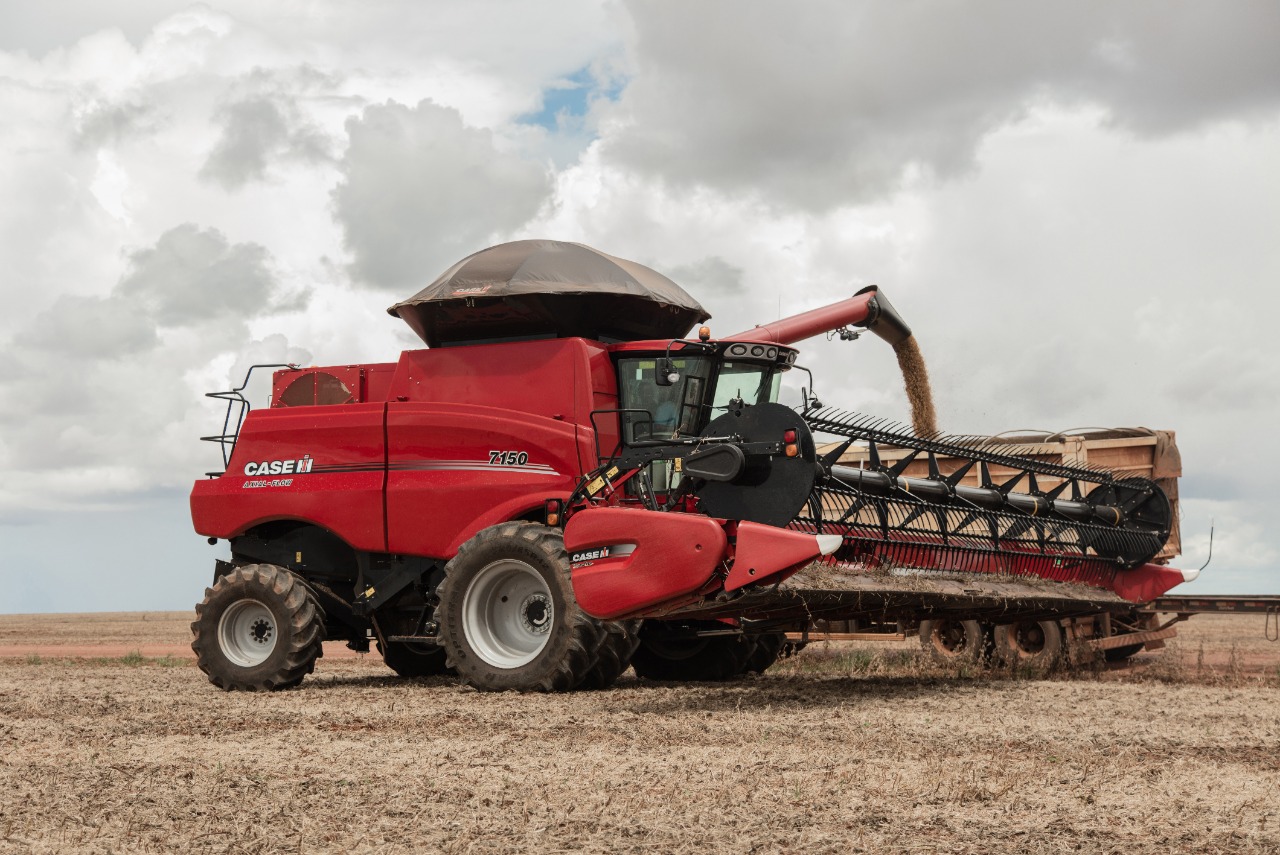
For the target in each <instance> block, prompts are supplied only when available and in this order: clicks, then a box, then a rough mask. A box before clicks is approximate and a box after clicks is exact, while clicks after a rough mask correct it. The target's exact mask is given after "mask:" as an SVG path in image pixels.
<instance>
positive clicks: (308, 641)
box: [191, 564, 324, 692]
mask: <svg viewBox="0 0 1280 855" xmlns="http://www.w3.org/2000/svg"><path fill="white" fill-rule="evenodd" d="M191 632H192V634H193V636H194V638H193V640H192V642H191V649H192V650H194V651H195V654H196V664H197V665H198V666H199V667H200V670H201V671H203V672H204V673H205V674H206V675H207V676H208V678H209V682H210V683H213V685H215V686H217V687H218V688H220V689H224V690H226V691H235V690H240V691H247V692H269V691H273V690H277V689H289V688H293V687H294V686H296V685H298V684H299V683H301V682H302V680H303V678H304V677H306V675H308V674H310V673H311V672H312V671H314V670H315V664H316V659H318V658H320V657H321V656H323V655H324V648H323V646H322V642H323V641H324V611H323V610H322V609H321V608H320V606H319V604H318V603H317V602H316V599H315V595H314V594H313V593H312V591H311V589H310V588H309V587H308V586H307V585H306V583H305V582H304V581H303V580H302V579H301V578H300V577H298V576H297V575H295V574H294V573H293V572H291V571H290V570H287V569H286V568H284V567H278V566H276V565H274V564H246V565H244V566H241V567H237V568H235V569H234V570H232V571H231V572H230V573H227V574H225V575H224V576H222V577H221V578H219V579H218V580H217V581H216V582H215V583H214V585H213V587H212V588H206V589H205V592H204V601H203V602H201V603H200V604H199V605H198V606H196V619H195V622H194V623H192V624H191Z"/></svg>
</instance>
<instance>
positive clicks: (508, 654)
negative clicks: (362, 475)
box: [436, 522, 606, 692]
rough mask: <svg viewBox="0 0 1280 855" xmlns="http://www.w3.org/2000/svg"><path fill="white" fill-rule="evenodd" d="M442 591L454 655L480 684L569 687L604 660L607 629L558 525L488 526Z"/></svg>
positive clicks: (451, 569)
mask: <svg viewBox="0 0 1280 855" xmlns="http://www.w3.org/2000/svg"><path fill="white" fill-rule="evenodd" d="M437 595H438V596H439V597H440V606H439V608H438V609H437V611H436V613H437V614H438V615H440V616H441V619H440V620H441V628H440V640H441V645H442V646H443V648H444V651H445V655H446V661H447V663H448V665H449V667H451V668H453V669H455V670H456V671H457V672H458V675H459V676H460V677H462V679H463V680H465V681H466V682H467V683H469V684H470V685H472V686H474V687H475V688H477V689H480V690H482V691H490V692H500V691H504V690H507V689H518V690H522V691H525V690H535V691H542V692H564V691H568V690H570V689H574V688H576V687H577V686H578V685H579V684H580V683H582V682H583V681H584V680H585V679H586V678H587V676H588V675H589V674H590V673H591V671H592V669H593V668H595V666H596V664H597V662H598V660H599V649H600V645H601V644H602V642H603V641H604V639H605V634H606V629H605V627H604V626H603V625H602V624H601V623H600V621H597V620H595V619H594V618H592V617H590V616H588V615H587V614H586V613H585V612H584V611H582V609H581V608H579V606H578V601H577V599H576V598H575V597H574V595H573V585H572V584H571V583H570V581H569V557H568V555H567V554H566V553H565V551H564V537H563V535H562V534H561V533H560V531H559V530H557V529H553V528H548V527H547V526H544V525H539V524H537V523H530V522H508V523H502V524H501V525H496V526H493V527H491V528H487V529H484V530H483V531H481V532H479V533H478V534H476V536H475V537H473V538H471V539H470V540H468V541H467V542H466V543H464V544H463V545H462V548H461V549H459V550H458V554H457V555H456V556H454V558H453V560H452V561H450V562H449V563H448V565H447V566H446V567H445V577H444V581H443V582H441V583H440V587H439V589H438V591H437Z"/></svg>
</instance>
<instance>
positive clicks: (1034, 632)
mask: <svg viewBox="0 0 1280 855" xmlns="http://www.w3.org/2000/svg"><path fill="white" fill-rule="evenodd" d="M992 635H993V636H994V638H995V645H996V655H997V656H998V657H999V659H1000V661H1001V662H1004V663H1005V664H1008V665H1011V666H1015V667H1017V668H1026V669H1030V670H1031V671H1033V672H1034V673H1036V674H1047V673H1048V672H1049V670H1050V669H1051V668H1053V666H1054V665H1055V664H1056V663H1057V661H1058V657H1060V656H1061V655H1062V626H1061V624H1059V623H1058V622H1057V621H1056V620H1042V621H1034V620H1024V621H1018V622H1017V623H1007V624H1001V625H999V626H997V627H995V628H994V629H993V630H992Z"/></svg>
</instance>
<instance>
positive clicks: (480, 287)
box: [453, 285, 493, 297]
mask: <svg viewBox="0 0 1280 855" xmlns="http://www.w3.org/2000/svg"><path fill="white" fill-rule="evenodd" d="M492 287H493V286H492V285H476V286H475V287H473V288H454V289H453V296H455V297H457V296H458V295H459V294H483V293H484V292H485V291H488V290H489V289H490V288H492Z"/></svg>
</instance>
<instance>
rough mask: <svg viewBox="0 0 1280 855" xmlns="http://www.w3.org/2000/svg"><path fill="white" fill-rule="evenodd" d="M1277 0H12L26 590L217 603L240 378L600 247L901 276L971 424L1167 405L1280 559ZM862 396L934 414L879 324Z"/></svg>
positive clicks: (913, 319)
mask: <svg viewBox="0 0 1280 855" xmlns="http://www.w3.org/2000/svg"><path fill="white" fill-rule="evenodd" d="M1277 43H1280V6H1277V5H1276V4H1275V3H1272V2H1256V3H1250V2H1225V3H1215V4H1170V3H1165V2H1149V3H1142V2H1134V3H1123V4H1120V3H1113V2H1097V3H1088V2H1082V3H1070V4H1066V3H1055V4H1048V3H1044V4H1041V3H1027V2H1012V0H1010V2H984V3H964V4H961V3H953V2H932V3H920V2H884V3H858V2H849V0H832V2H809V3H805V4H778V3H763V2H740V1H739V0H734V2H708V3H702V4H697V5H695V4H680V5H678V6H675V5H670V4H653V3H638V2H637V3H624V2H589V0H581V2H575V0H566V1H565V2H558V3H541V4H530V3H519V2H511V3H499V2H469V3H434V4H432V3H420V2H407V0H406V2H396V0H374V1H373V2H366V3H358V4H357V3H347V2H340V0H305V2H304V0H277V2H273V3H269V4H264V3H260V2H248V0H226V2H211V3H201V4H196V5H184V4H182V3H175V2H161V0H132V1H131V2H128V1H127V0H126V1H125V2H117V3H101V2H98V0H61V2H58V1H57V0H55V1H54V2H49V3H41V4H32V3H25V2H18V0H0V116H3V119H2V120H0V198H2V199H3V205H2V206H0V288H2V289H3V297H4V303H5V311H3V312H0V348H3V352H4V353H5V355H6V359H5V365H6V370H5V371H3V372H0V400H2V401H3V402H4V403H3V406H2V407H0V483H2V484H3V486H2V487H0V543H3V546H4V549H3V552H2V553H0V612H28V611H81V610H99V609H101V610H123V609H177V608H188V607H190V606H191V605H192V604H194V603H195V602H196V601H197V600H198V599H199V598H200V596H201V592H202V590H203V587H204V586H205V585H206V584H207V583H208V581H209V578H210V575H211V570H212V560H213V558H214V557H217V556H219V555H221V554H222V552H221V548H215V547H210V546H208V545H207V544H205V543H204V541H203V540H202V539H200V538H198V537H197V536H195V535H194V534H192V533H191V527H190V520H189V517H188V515H187V505H186V493H187V491H188V490H189V489H190V483H191V482H192V480H194V479H196V478H198V477H200V475H201V473H203V472H204V471H206V470H209V469H213V468H217V467H218V464H219V459H218V455H217V450H216V449H215V448H214V447H213V446H212V445H210V444H208V443H201V442H199V441H198V439H197V438H198V437H199V436H201V435H204V434H210V433H213V432H214V431H215V429H216V428H217V427H218V424H219V422H220V419H221V412H220V411H219V409H218V408H217V407H216V406H215V405H214V404H213V402H210V401H207V400H206V399H204V398H203V393H204V392H207V391H212V390H216V389H222V388H227V387H228V385H229V384H232V381H233V380H237V381H238V379H239V378H240V377H242V376H243V374H244V371H245V368H246V367H247V366H248V365H250V364H253V363H255V362H300V363H308V364H310V363H316V364H327V363H350V362H355V361H389V360H392V359H394V358H395V356H396V354H397V353H398V352H399V350H401V349H402V348H404V347H409V346H413V345H414V342H415V339H414V338H413V337H412V334H411V333H410V331H409V330H408V328H407V327H406V326H404V325H403V324H402V323H401V322H399V321H397V320H395V319H393V318H390V317H389V316H387V315H386V313H385V308H386V307H387V306H388V305H390V304H391V303H393V302H396V301H398V300H400V299H403V298H405V297H407V296H409V295H411V294H412V293H414V292H415V291H417V290H418V289H419V288H420V287H421V286H422V285H424V284H426V283H427V282H429V281H430V280H431V279H433V278H434V277H435V276H436V275H437V274H438V273H440V272H441V271H442V270H443V269H444V268H445V267H447V266H448V265H449V264H451V263H452V262H454V261H455V260H457V259H458V258H460V257H462V256H464V255H466V254H469V253H471V252H474V251H475V250H478V249H481V248H483V247H485V246H488V245H491V244H494V243H498V242H501V241H505V240H511V239H516V238H524V237H548V238H556V239H561V240H572V241H580V242H584V243H587V244H589V245H592V246H595V247H598V248H600V249H602V250H604V251H606V252H609V253H612V254H615V255H620V256H622V257H625V258H631V259H635V260H637V261H640V262H642V263H644V264H648V265H649V266H651V267H654V268H656V269H657V270H660V271H662V272H664V273H666V274H668V275H670V276H671V277H672V278H674V279H676V280H677V281H678V282H680V283H681V284H682V285H683V286H684V287H685V288H686V289H687V290H688V291H690V292H691V293H693V294H694V295H695V296H696V297H698V298H699V299H700V300H701V301H702V302H703V303H704V305H706V306H707V308H708V310H709V311H711V312H712V314H713V316H714V317H713V320H712V327H713V330H715V331H718V332H719V333H724V334H727V333H730V332H735V331H737V330H739V329H741V328H744V327H748V326H750V325H752V324H754V323H758V322H763V321H768V320H772V319H773V318H775V317H777V316H778V314H779V312H780V311H781V312H782V313H784V314H790V313H792V312H794V311H799V310H802V309H806V308H812V307H814V306H817V305H821V304H823V303H827V302H831V301H833V300H836V299H840V298H841V297H845V296H848V295H850V294H852V293H853V291H855V290H857V289H858V288H860V287H862V286H863V285H866V284H869V283H876V284H879V285H880V286H882V287H883V288H884V289H885V291H886V293H887V294H889V295H890V296H891V298H892V299H893V301H894V303H895V304H896V305H897V307H898V308H899V310H900V312H901V313H902V314H903V315H904V316H905V317H906V318H907V320H908V322H909V323H910V324H911V325H912V326H913V328H914V329H915V330H916V333H917V336H918V338H919V339H920V342H921V345H922V347H923V349H924V352H925V355H926V357H927V358H928V360H929V364H930V367H931V370H932V375H933V381H934V388H935V390H936V395H937V403H938V410H939V418H940V422H941V426H942V428H943V429H944V430H948V431H954V432H964V433H977V432H998V431H1004V430H1008V429H1015V428H1043V429H1051V430H1060V429H1066V428H1071V427H1081V426H1120V425H1145V426H1148V427H1153V428H1164V429H1171V430H1175V431H1177V433H1178V441H1179V445H1180V447H1181V449H1182V455H1183V461H1184V466H1185V475H1184V478H1183V481H1182V508H1183V527H1184V546H1185V549H1184V558H1183V560H1182V563H1183V564H1184V565H1185V566H1199V565H1200V564H1201V563H1203V561H1204V560H1205V558H1206V555H1207V546H1208V534H1209V526H1210V520H1213V521H1215V524H1216V527H1217V535H1216V539H1215V545H1214V558H1213V563H1212V565H1211V566H1210V568H1209V570H1207V571H1206V573H1205V576H1204V578H1203V579H1202V580H1201V581H1199V582H1197V583H1195V585H1194V587H1189V588H1188V589H1187V590H1189V591H1196V590H1198V591H1201V592H1239V593H1244V592H1256V593H1280V498H1277V493H1278V492H1280V486H1278V485H1280V462H1277V447H1278V446H1277V442H1276V441H1275V440H1274V439H1273V433H1274V431H1275V429H1276V426H1277V425H1278V424H1280V372H1278V371H1277V367H1276V366H1277V365H1278V364H1280V344H1277V334H1276V332H1275V317H1276V315H1277V310H1278V309H1280V290H1278V286H1280V51H1278V50H1277V49H1276V44H1277ZM805 361H806V362H807V363H808V364H809V365H810V366H811V367H813V368H814V369H815V372H816V373H817V375H818V377H819V381H818V391H819V392H820V393H821V394H822V397H823V398H824V400H826V401H827V402H828V403H837V402H839V403H841V404H844V405H846V406H848V407H850V408H853V409H859V410H863V411H867V412H874V413H878V414H882V415H885V416H890V417H895V418H903V419H905V418H906V413H907V409H906V403H905V399H904V396H903V394H902V392H901V387H900V381H899V378H898V376H897V370H896V365H895V363H894V361H893V357H892V354H891V352H890V351H889V349H888V348H886V347H884V346H883V345H882V344H881V343H880V342H879V341H878V340H871V339H869V340H864V341H861V342H858V343H856V344H854V345H848V344H842V343H840V342H827V341H824V340H819V341H814V342H811V343H809V344H808V345H807V346H806V347H805Z"/></svg>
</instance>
